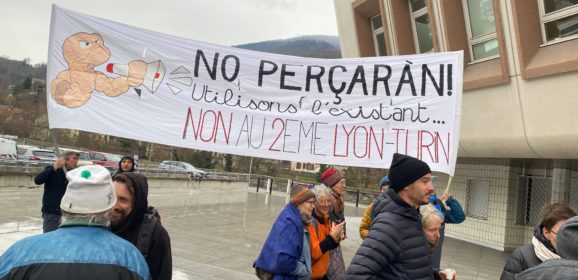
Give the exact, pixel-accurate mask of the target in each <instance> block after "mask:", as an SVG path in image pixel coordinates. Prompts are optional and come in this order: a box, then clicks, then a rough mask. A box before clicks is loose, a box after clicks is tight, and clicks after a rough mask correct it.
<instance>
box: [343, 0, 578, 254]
mask: <svg viewBox="0 0 578 280" xmlns="http://www.w3.org/2000/svg"><path fill="white" fill-rule="evenodd" d="M426 2H427V5H428V10H429V11H428V15H429V16H430V20H431V22H432V29H433V34H432V35H433V37H434V50H435V51H436V52H439V51H455V50H460V49H462V50H464V52H465V53H464V57H465V58H467V57H469V50H467V48H465V49H464V48H460V46H463V45H464V40H465V46H467V37H466V38H464V36H467V35H465V34H464V31H463V26H464V17H463V7H462V1H461V0H444V1H433V0H426ZM492 3H493V7H494V15H495V18H496V33H497V37H498V42H499V48H500V58H498V59H493V60H490V61H484V62H481V63H474V64H466V65H465V71H464V72H465V73H464V92H463V103H462V113H463V115H462V122H461V130H460V149H459V153H458V164H457V167H456V171H455V177H454V180H453V183H452V190H451V192H452V193H454V195H455V196H456V197H457V198H458V200H459V201H460V202H461V204H462V206H463V207H464V210H465V209H466V208H467V203H466V202H467V188H468V181H471V180H480V181H487V182H489V192H490V195H489V202H488V217H487V219H479V218H473V217H468V218H467V219H466V221H465V222H464V223H462V224H460V225H448V226H447V230H446V234H447V235H448V236H452V237H455V238H459V239H463V240H467V241H470V242H473V243H477V244H481V245H484V246H488V247H491V248H495V249H499V250H509V249H512V248H515V247H517V246H519V245H521V244H524V243H528V242H529V240H530V239H531V236H532V228H533V226H522V225H516V215H517V214H518V212H519V211H520V210H519V209H517V208H519V206H518V193H519V192H520V189H519V182H520V176H521V175H532V176H543V177H544V178H548V179H551V182H552V184H551V194H550V195H551V198H550V201H551V202H558V201H562V202H568V201H569V199H570V197H571V195H570V193H571V192H572V188H571V182H572V180H573V178H577V175H576V173H577V172H576V170H577V165H578V164H576V159H578V121H577V120H576V113H575V109H576V108H578V91H577V89H578V72H577V70H578V52H576V51H575V50H576V49H578V39H574V40H569V41H564V42H561V43H557V44H551V45H542V43H541V30H540V21H539V15H538V14H537V11H538V10H537V7H538V6H537V1H536V0H511V1H507V0H492ZM404 5H405V6H404ZM334 6H335V10H336V11H335V12H336V17H337V23H338V30H339V35H340V42H341V43H342V45H341V50H342V55H343V57H358V56H362V53H363V52H361V51H360V49H364V48H365V46H367V45H368V44H372V43H371V42H367V37H363V36H360V34H358V33H359V32H358V31H357V30H359V21H363V20H364V17H363V16H361V15H365V16H366V17H367V15H371V14H372V11H367V9H369V8H371V9H373V11H374V12H373V14H379V13H382V14H383V17H382V18H383V20H384V25H388V27H390V29H391V31H389V32H388V31H386V33H388V34H386V36H387V37H388V38H390V40H389V41H388V44H389V45H388V54H389V53H390V52H391V55H399V54H404V53H408V52H409V53H415V50H412V49H411V48H412V47H411V44H410V43H412V42H413V38H409V37H408V36H412V34H411V32H409V34H408V33H407V32H405V31H407V22H405V21H404V20H405V19H404V16H400V14H403V13H407V11H404V9H406V8H407V4H406V3H405V2H404V0H353V1H345V0H334ZM368 7H369V8H368ZM375 7H379V9H376V8H375ZM396 9H398V10H396ZM356 24H357V26H356ZM404 30H405V31H404ZM401 31H404V32H401ZM408 42H409V43H408ZM412 51H413V52H412ZM373 55H374V54H373ZM365 56H372V55H371V54H368V53H367V52H365ZM465 60H467V59H465ZM536 166H543V168H542V167H536ZM534 167H536V168H534ZM441 178H445V180H446V181H447V176H445V177H444V176H441ZM443 184H444V183H443V180H442V182H440V183H439V184H438V185H443ZM574 192H575V193H576V192H578V190H574Z"/></svg>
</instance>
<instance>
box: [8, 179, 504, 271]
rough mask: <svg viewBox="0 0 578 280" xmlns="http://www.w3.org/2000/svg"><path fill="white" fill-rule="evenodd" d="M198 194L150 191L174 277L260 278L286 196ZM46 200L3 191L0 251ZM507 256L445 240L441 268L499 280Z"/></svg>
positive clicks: (35, 229)
mask: <svg viewBox="0 0 578 280" xmlns="http://www.w3.org/2000/svg"><path fill="white" fill-rule="evenodd" d="M205 192H209V191H205ZM205 195H206V194H205ZM195 196H196V195H195V193H194V192H191V191H190V190H188V189H186V188H151V190H150V193H149V203H150V205H154V206H156V207H157V208H158V209H159V212H160V213H161V216H162V223H163V225H164V226H165V228H166V229H167V231H168V232H169V234H170V236H171V242H172V251H173V269H174V273H173V279H175V280H179V279H256V276H254V269H253V268H252V266H251V265H252V263H253V261H254V260H255V258H256V257H257V255H258V254H259V250H260V248H261V246H262V243H263V241H264V240H265V238H266V237H267V234H268V233H269V230H270V228H271V225H272V223H273V221H274V220H275V218H276V217H277V215H278V213H279V212H280V211H281V210H282V208H283V207H284V205H285V203H286V201H287V198H286V196H285V194H284V193H280V192H274V193H273V194H272V195H270V196H269V195H265V194H263V193H255V190H254V189H252V188H249V189H247V191H244V190H243V191H240V192H239V191H233V192H230V193H227V192H215V193H214V196H219V197H222V196H240V198H241V199H222V200H221V201H222V202H220V203H214V204H204V203H202V201H198V199H194V197H195ZM243 197H246V199H242V198H243ZM41 198H42V189H41V188H16V187H15V188H0V209H3V210H2V211H3V213H2V215H1V216H0V253H2V252H4V251H5V250H6V249H7V248H8V247H9V246H10V245H11V244H13V243H14V242H15V241H17V240H19V239H21V238H24V237H27V236H30V235H34V234H39V233H41V227H42V220H41V215H40V206H41V203H40V202H41ZM229 198H230V197H229ZM217 201H219V200H217ZM238 201H242V202H238ZM364 210H365V209H364V208H362V207H359V208H355V207H353V205H348V206H347V207H346V217H347V231H348V238H347V239H346V240H344V241H343V243H342V247H343V255H344V258H345V263H346V264H349V263H350V261H351V258H352V257H353V255H354V254H355V252H356V250H357V248H358V247H359V245H360V244H361V239H360V238H359V234H358V227H359V222H360V216H361V215H362V214H363V211H364ZM506 257H507V254H505V253H504V252H500V251H497V250H493V249H489V248H485V247H482V246H478V245H475V244H471V243H467V242H464V241H460V240H456V239H452V238H447V237H446V240H445V241H444V250H443V258H442V267H451V268H454V269H455V270H456V271H457V273H458V276H459V278H458V279H479V280H482V279H484V280H485V279H499V276H500V273H501V271H502V268H503V266H504V264H505V260H506Z"/></svg>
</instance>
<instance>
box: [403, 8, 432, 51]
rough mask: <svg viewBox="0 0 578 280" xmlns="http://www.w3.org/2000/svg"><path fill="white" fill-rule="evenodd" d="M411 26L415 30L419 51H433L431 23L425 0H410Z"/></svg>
mask: <svg viewBox="0 0 578 280" xmlns="http://www.w3.org/2000/svg"><path fill="white" fill-rule="evenodd" d="M409 2H410V5H409V12H410V14H411V28H412V31H413V36H414V42H415V49H416V52H417V53H428V52H432V51H433V38H432V32H431V23H430V20H429V16H428V13H427V6H426V3H425V0H410V1H409Z"/></svg>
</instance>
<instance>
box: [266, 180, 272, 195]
mask: <svg viewBox="0 0 578 280" xmlns="http://www.w3.org/2000/svg"><path fill="white" fill-rule="evenodd" d="M267 192H268V193H269V194H272V193H273V181H271V178H267Z"/></svg>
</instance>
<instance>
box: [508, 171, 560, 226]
mask: <svg viewBox="0 0 578 280" xmlns="http://www.w3.org/2000/svg"><path fill="white" fill-rule="evenodd" d="M551 198H552V179H551V178H544V177H531V176H520V179H519V181H518V202H517V206H516V210H517V211H516V212H517V213H516V224H518V225H527V226H536V225H537V224H539V223H540V222H541V221H542V217H541V216H540V214H541V213H540V211H541V210H542V206H544V205H545V204H548V203H550V201H551Z"/></svg>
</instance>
